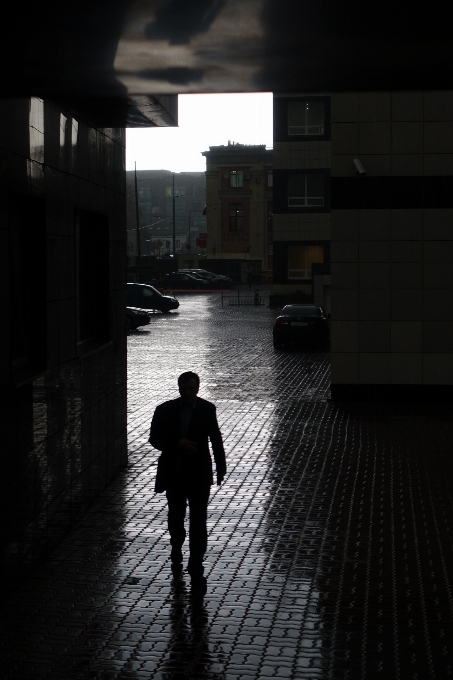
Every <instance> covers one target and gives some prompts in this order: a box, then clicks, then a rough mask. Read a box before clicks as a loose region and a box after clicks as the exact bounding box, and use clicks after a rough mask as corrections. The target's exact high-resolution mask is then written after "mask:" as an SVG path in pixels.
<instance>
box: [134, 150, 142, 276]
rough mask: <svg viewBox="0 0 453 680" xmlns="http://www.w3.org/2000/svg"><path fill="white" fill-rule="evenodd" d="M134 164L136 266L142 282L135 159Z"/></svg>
mask: <svg viewBox="0 0 453 680" xmlns="http://www.w3.org/2000/svg"><path fill="white" fill-rule="evenodd" d="M134 165H135V217H136V220H137V266H138V272H137V273H138V282H139V283H141V282H142V249H141V244H140V218H139V215H138V190H137V161H135V162H134Z"/></svg>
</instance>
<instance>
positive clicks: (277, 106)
mask: <svg viewBox="0 0 453 680" xmlns="http://www.w3.org/2000/svg"><path fill="white" fill-rule="evenodd" d="M307 101H308V102H310V101H323V102H324V132H323V133H322V134H317V135H315V134H300V135H294V134H289V133H288V104H289V103H292V102H307ZM273 115H274V141H276V142H300V141H312V142H321V141H329V140H330V138H331V124H330V120H331V107H330V97H328V96H309V95H308V96H303V95H298V96H294V97H289V96H288V97H278V96H274V114H273Z"/></svg>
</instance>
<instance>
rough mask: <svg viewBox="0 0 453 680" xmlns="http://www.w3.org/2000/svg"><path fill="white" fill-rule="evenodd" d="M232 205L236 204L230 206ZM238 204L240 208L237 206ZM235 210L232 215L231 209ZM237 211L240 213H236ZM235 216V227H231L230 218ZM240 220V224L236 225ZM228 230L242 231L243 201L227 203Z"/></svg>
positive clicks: (231, 231)
mask: <svg viewBox="0 0 453 680" xmlns="http://www.w3.org/2000/svg"><path fill="white" fill-rule="evenodd" d="M232 206H236V207H235V208H232ZM238 206H240V208H238ZM233 210H234V211H235V214H234V215H232V211H233ZM238 212H240V215H238ZM232 217H234V218H235V223H236V228H235V229H232V228H231V218H232ZM239 221H240V226H238V224H239ZM228 231H229V232H230V233H232V234H237V233H241V232H243V231H244V203H228Z"/></svg>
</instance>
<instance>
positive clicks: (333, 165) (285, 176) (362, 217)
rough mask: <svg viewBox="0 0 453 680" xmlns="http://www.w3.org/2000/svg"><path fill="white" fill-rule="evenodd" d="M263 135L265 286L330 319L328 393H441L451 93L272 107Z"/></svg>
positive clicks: (452, 322)
mask: <svg viewBox="0 0 453 680" xmlns="http://www.w3.org/2000/svg"><path fill="white" fill-rule="evenodd" d="M274 129H275V143H274V197H275V198H274V213H275V214H274V254H275V257H274V261H275V263H274V280H275V281H276V283H277V284H279V285H280V287H281V289H282V290H283V289H284V290H294V289H295V288H296V287H300V288H302V289H305V290H306V292H308V293H310V294H312V296H313V298H314V301H315V302H319V303H321V304H322V303H323V302H324V305H325V306H326V308H327V309H328V311H331V314H332V328H331V335H332V348H331V349H332V352H331V356H332V394H333V396H334V397H337V398H342V397H344V398H356V397H370V398H374V397H390V398H391V397H395V398H399V397H404V398H406V397H408V398H414V397H415V398H425V397H426V398H431V397H435V396H439V395H449V394H450V389H451V385H452V384H453V349H452V348H453V316H452V314H453V312H452V310H453V304H452V303H453V278H452V276H453V275H452V272H453V244H452V232H453V200H452V196H453V191H452V189H453V146H452V140H453V93H451V92H447V91H444V92H422V91H420V92H372V93H369V92H360V93H358V92H349V93H348V92H345V93H334V94H331V95H324V94H322V93H321V94H317V95H312V94H310V95H304V94H300V95H297V96H294V95H293V96H276V97H275V122H274ZM316 249H318V250H316ZM329 261H330V265H329ZM329 274H330V276H329ZM329 284H331V293H330V295H331V298H330V297H329V294H328V291H329ZM326 293H327V295H326Z"/></svg>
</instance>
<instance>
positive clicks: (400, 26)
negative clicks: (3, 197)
mask: <svg viewBox="0 0 453 680" xmlns="http://www.w3.org/2000/svg"><path fill="white" fill-rule="evenodd" d="M452 18H453V10H452V9H450V3H432V4H431V5H430V4H429V3H425V4H422V5H420V4H416V3H410V2H406V1H403V0H400V1H398V0H397V1H395V0H393V1H392V2H385V1H383V2H375V1H374V0H368V1H365V0H362V2H349V1H348V0H341V1H340V0H336V1H333V0H331V1H329V2H327V1H326V0H324V1H323V0H279V1H277V0H81V1H79V2H77V3H74V4H71V3H61V2H58V3H57V2H56V0H47V2H39V3H38V2H36V0H35V3H34V4H33V3H28V4H27V3H25V4H22V3H16V4H15V6H12V7H11V8H10V9H9V11H8V13H7V15H6V17H5V16H4V17H3V21H2V27H1V29H0V30H1V32H2V36H1V40H0V51H1V59H2V68H1V70H0V86H1V92H2V94H3V96H28V95H30V94H38V95H40V96H47V97H53V98H66V99H72V100H74V99H84V98H85V99H86V100H87V101H88V100H90V101H94V100H96V99H97V100H104V99H107V100H109V99H110V100H111V101H112V102H116V104H115V106H116V107H117V109H118V111H120V110H121V108H122V113H119V114H118V115H119V118H121V117H123V118H124V116H126V117H127V116H128V115H129V114H128V113H127V109H128V108H129V110H130V109H131V107H132V109H134V107H135V114H134V115H135V124H136V125H140V124H145V123H144V122H143V121H141V122H140V115H138V116H137V110H139V111H141V110H143V108H145V109H146V106H148V107H149V106H151V108H152V107H154V106H155V105H156V102H155V101H153V100H147V99H146V98H147V97H148V96H149V95H155V94H156V93H157V94H177V93H184V92H228V91H275V92H297V91H303V92H308V91H312V92H315V91H316V92H318V91H335V90H383V89H385V90H389V89H444V88H452V75H453V74H452V71H453V41H452V39H451V25H452V22H451V20H452ZM147 101H148V102H149V103H148V104H146V102H147ZM121 102H122V103H121ZM134 102H135V103H136V102H139V105H138V108H137V106H135V103H134ZM101 108H103V110H105V108H106V107H105V105H102V107H101ZM125 111H126V113H125ZM129 117H130V116H129ZM144 120H146V116H145V119H144ZM157 124H159V123H157ZM160 124H168V121H167V123H166V122H165V121H163V122H162V123H160Z"/></svg>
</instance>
